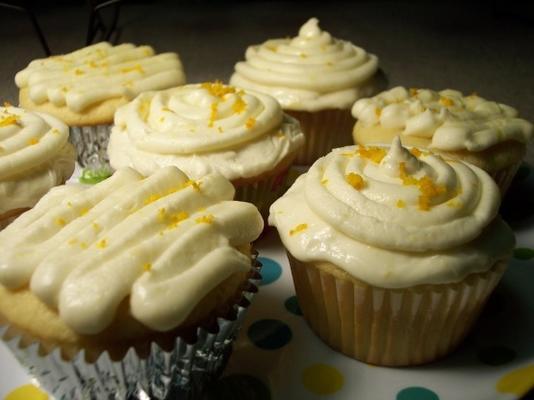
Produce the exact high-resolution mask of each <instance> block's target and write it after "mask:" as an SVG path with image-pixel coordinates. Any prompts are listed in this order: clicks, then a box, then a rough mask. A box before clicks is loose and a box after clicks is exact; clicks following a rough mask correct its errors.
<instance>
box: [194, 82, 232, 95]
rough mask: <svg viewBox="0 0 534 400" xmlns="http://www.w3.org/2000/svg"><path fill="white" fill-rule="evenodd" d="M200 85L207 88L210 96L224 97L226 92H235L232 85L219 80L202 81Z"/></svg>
mask: <svg viewBox="0 0 534 400" xmlns="http://www.w3.org/2000/svg"><path fill="white" fill-rule="evenodd" d="M200 87H201V88H202V89H205V90H207V91H208V92H209V94H211V95H212V96H215V97H220V98H224V96H226V95H227V94H230V93H235V92H236V90H235V88H234V87H232V86H227V85H225V84H224V83H222V82H221V81H215V82H204V83H201V84H200Z"/></svg>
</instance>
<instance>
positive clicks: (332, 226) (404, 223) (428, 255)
mask: <svg viewBox="0 0 534 400" xmlns="http://www.w3.org/2000/svg"><path fill="white" fill-rule="evenodd" d="M361 149H363V151H362V150H361ZM368 150H369V149H366V148H359V147H358V146H351V147H345V148H340V149H336V150H334V151H333V152H332V153H330V154H329V155H327V156H326V157H323V158H321V159H319V160H318V161H317V162H316V163H315V164H314V165H313V166H312V167H311V168H310V170H309V172H308V173H306V174H305V175H303V176H301V177H300V178H299V179H298V180H297V182H296V183H295V184H294V185H293V186H292V188H291V189H290V190H289V191H288V192H287V193H286V194H285V195H284V196H283V197H282V198H280V199H278V200H277V201H276V202H275V203H274V204H273V205H272V206H271V210H270V212H271V214H270V217H269V223H270V224H271V225H274V226H276V227H277V229H278V231H279V234H280V237H281V239H282V241H283V243H284V245H285V247H286V248H287V249H288V251H289V252H290V253H291V254H292V255H293V256H294V257H295V258H297V259H299V260H302V261H310V262H313V261H328V262H331V263H333V264H335V265H337V266H338V267H340V268H342V269H344V270H346V271H347V272H348V273H350V274H351V275H353V276H354V277H356V278H358V279H361V280H363V281H365V282H368V283H369V284H372V285H375V286H379V287H388V288H398V287H410V286H414V285H419V284H439V283H449V282H456V281H459V280H461V279H463V278H464V277H465V276H467V275H468V274H470V273H474V272H480V271H484V270H487V269H488V268H490V267H491V266H492V264H493V263H494V262H495V261H497V260H499V259H501V258H504V257H506V256H508V254H509V253H510V252H511V250H512V248H513V243H514V239H513V233H512V232H511V230H510V229H509V228H508V227H507V226H506V224H504V222H502V220H501V219H500V218H498V217H497V218H496V214H497V210H498V206H499V189H498V188H497V186H496V184H495V183H494V182H493V180H492V179H491V178H490V177H489V176H488V175H487V174H486V173H485V172H484V171H482V170H481V169H479V168H477V167H474V166H471V165H468V164H465V163H462V162H460V161H447V162H445V161H444V160H443V159H442V158H441V157H439V156H435V155H430V154H424V153H423V154H420V155H419V158H416V157H415V156H413V155H412V154H410V152H408V151H407V150H406V149H405V148H402V147H401V145H400V142H399V141H398V140H397V141H395V142H394V144H393V147H392V148H391V149H390V150H389V152H388V153H387V155H385V156H384V154H381V151H380V149H371V150H370V153H371V154H374V156H376V157H377V158H375V159H374V161H373V160H371V159H370V158H369V157H368V156H366V154H367V151H368ZM384 153H385V152H384ZM378 161H379V162H378ZM351 174H352V175H351ZM351 177H352V178H353V179H350V178H351ZM355 177H359V178H361V180H360V179H356V178H355ZM350 182H352V184H351V183H350Z"/></svg>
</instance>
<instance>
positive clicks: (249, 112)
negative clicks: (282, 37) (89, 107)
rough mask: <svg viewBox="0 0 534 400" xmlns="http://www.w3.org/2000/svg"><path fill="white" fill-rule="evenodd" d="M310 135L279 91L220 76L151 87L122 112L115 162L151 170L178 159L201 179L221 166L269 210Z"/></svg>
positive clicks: (241, 192)
mask: <svg viewBox="0 0 534 400" xmlns="http://www.w3.org/2000/svg"><path fill="white" fill-rule="evenodd" d="M303 142H304V135H303V134H302V132H301V130H300V127H299V124H298V122H297V121H296V120H294V119H293V118H291V117H288V116H286V115H284V113H283V112H282V109H281V108H280V105H279V104H278V103H277V101H276V100H275V99H274V98H272V97H271V96H268V95H265V94H261V93H257V92H254V91H249V90H239V89H236V88H234V87H232V86H226V85H223V84H221V83H219V82H213V83H210V82H208V83H202V84H193V85H185V86H181V87H178V88H173V89H169V90H164V91H159V92H146V93H143V94H141V95H140V96H138V97H137V98H136V99H135V100H133V101H132V102H130V103H129V104H126V105H125V106H123V107H121V108H120V109H119V110H118V111H117V114H116V115H115V126H114V128H113V129H112V132H111V137H110V141H109V146H108V154H109V159H110V163H111V166H112V167H113V168H115V169H118V168H122V167H125V166H129V167H132V168H134V169H136V170H137V171H139V172H140V173H141V174H143V175H150V174H152V173H154V172H155V171H157V170H158V169H160V168H162V167H164V166H167V165H176V166H177V167H178V168H180V169H182V170H183V171H185V172H186V173H187V174H188V175H189V176H191V177H193V178H199V177H202V176H204V175H206V174H209V173H211V172H218V173H220V174H222V175H224V176H225V177H226V178H227V179H229V180H230V181H231V182H232V183H233V184H234V186H235V187H236V190H237V193H236V199H237V200H242V201H249V202H252V203H254V204H255V205H256V206H257V207H258V208H259V209H260V211H262V213H264V214H266V213H267V212H268V210H269V206H270V204H271V203H272V201H273V200H274V199H276V198H277V197H279V195H280V194H281V193H282V191H283V190H285V186H284V183H285V177H286V173H287V170H288V168H289V166H290V165H291V164H292V162H293V160H294V158H295V156H296V154H297V151H298V150H299V148H300V147H301V146H302V145H303Z"/></svg>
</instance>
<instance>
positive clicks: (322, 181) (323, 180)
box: [321, 178, 328, 186]
mask: <svg viewBox="0 0 534 400" xmlns="http://www.w3.org/2000/svg"><path fill="white" fill-rule="evenodd" d="M327 183H328V179H326V178H325V179H322V180H321V185H323V186H324V185H326V184H327Z"/></svg>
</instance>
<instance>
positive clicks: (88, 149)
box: [69, 125, 113, 168]
mask: <svg viewBox="0 0 534 400" xmlns="http://www.w3.org/2000/svg"><path fill="white" fill-rule="evenodd" d="M112 126H113V125H94V126H71V127H70V128H69V129H70V141H71V143H72V144H73V145H74V147H75V148H76V154H77V155H78V163H79V164H80V165H81V166H82V167H88V168H99V167H108V166H109V158H108V154H107V147H108V142H109V135H110V133H111V128H112Z"/></svg>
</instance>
